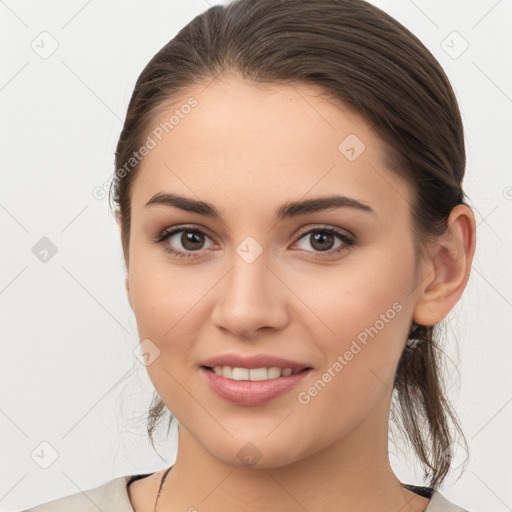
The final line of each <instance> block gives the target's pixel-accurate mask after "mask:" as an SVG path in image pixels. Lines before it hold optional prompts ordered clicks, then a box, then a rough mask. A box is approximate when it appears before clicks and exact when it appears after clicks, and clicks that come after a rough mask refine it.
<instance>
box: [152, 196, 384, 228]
mask: <svg viewBox="0 0 512 512" xmlns="http://www.w3.org/2000/svg"><path fill="white" fill-rule="evenodd" d="M156 204H160V205H165V206H172V207H174V208H179V209H180V210H184V211H186V212H191V213H197V214H199V215H204V216H207V217H211V218H213V219H222V216H221V214H220V213H219V211H218V210H217V209H216V208H215V206H213V205H212V204H210V203H205V202H204V201H196V200H195V199H190V198H188V197H183V196H179V195H177V194H170V193H164V192H158V193H157V194H155V195H154V196H153V197H152V198H151V199H150V200H149V201H148V202H147V203H146V204H145V205H144V206H151V205H156ZM337 208H352V209H356V210H360V211H363V212H368V213H372V214H374V215H375V211H374V210H373V209H372V208H371V207H370V206H368V205H366V204H363V203H362V202H360V201H358V200H357V199H353V198H351V197H347V196H340V195H330V196H324V197H316V198H311V199H305V200H301V201H288V202H286V203H285V204H283V205H282V206H280V207H279V208H277V209H276V211H275V212H274V217H275V220H276V221H282V220H284V219H290V218H293V217H299V216H301V215H307V214H310V213H315V212H320V211H324V210H332V209H337Z"/></svg>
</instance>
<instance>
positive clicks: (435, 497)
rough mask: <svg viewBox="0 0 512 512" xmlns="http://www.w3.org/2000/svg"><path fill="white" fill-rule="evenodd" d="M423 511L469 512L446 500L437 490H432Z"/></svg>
mask: <svg viewBox="0 0 512 512" xmlns="http://www.w3.org/2000/svg"><path fill="white" fill-rule="evenodd" d="M425 512H470V511H469V510H466V509H465V508H462V507H459V506H458V505H455V503H452V502H451V501H449V500H447V499H446V498H445V497H444V496H443V495H442V494H441V493H440V492H439V491H437V490H434V491H433V492H432V496H431V498H430V502H429V504H428V507H427V508H426V509H425Z"/></svg>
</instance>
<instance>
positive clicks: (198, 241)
mask: <svg viewBox="0 0 512 512" xmlns="http://www.w3.org/2000/svg"><path fill="white" fill-rule="evenodd" d="M181 243H182V245H183V247H185V249H187V250H189V251H193V250H196V249H200V248H201V245H202V243H203V240H202V237H201V236H200V234H199V233H191V232H190V231H186V232H184V233H183V235H181Z"/></svg>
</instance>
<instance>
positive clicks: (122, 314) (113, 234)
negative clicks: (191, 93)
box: [0, 0, 512, 512]
mask: <svg viewBox="0 0 512 512" xmlns="http://www.w3.org/2000/svg"><path fill="white" fill-rule="evenodd" d="M374 3H375V4H376V5H378V6H379V7H381V8H382V9H384V10H385V11H386V12H388V13H389V14H391V15H392V16H394V17H395V18H397V19H398V20H399V21H400V22H402V23H403V24H404V25H405V26H406V27H408V28H409V29H410V30H411V31H412V32H413V33H415V34H416V35H417V36H418V37H419V38H420V39H421V40H422V41H423V42H424V44H425V45H426V46H427V47H428V48H429V49H430V50H431V51H432V53H433V54H434V55H435V56H436V58H437V59H438V60H439V61H440V63H441V65H442V66H443V68H444V69H445V71H446V73H447V74H448V76H449V78H450V80H451V81H452V84H453V87H454V89H455V91H456V94H457V97H458V100H459V103H460V108H461V111H462V115H463V121H464V123H465V130H466V142H467V152H468V165H467V170H466V173H467V177H466V179H465V190H466V192H467V194H468V195H469V197H470V199H471V204H472V206H473V208H474V211H475V215H476V218H477V223H478V228H477V246H478V247H477V253H476V257H475V261H474V265H473V271H472V275H471V278H470V282H469V284H468V287H467V290H466V292H465V294H464V296H463V299H462V300H461V302H460V303H459V304H458V305H457V307H456V308H455V310H454V311H453V312H452V314H451V315H450V317H449V320H450V322H449V328H448V340H447V341H448V346H449V348H448V349H447V350H448V353H449V355H450V357H451V358H452V359H453V362H452V363H450V364H449V365H448V368H449V373H450V396H451V397H452V400H453V403H454V405H455V408H456V410H457V412H458V414H459V416H460V418H461V422H462V425H463V428H464V431H465V434H466V437H467V440H468V442H469V446H470V463H469V466H468V468H467V469H466V471H465V473H464V474H463V476H462V477H461V478H460V479H459V480H458V481H456V472H454V476H452V477H451V478H449V479H448V481H447V483H446V486H445V488H444V489H443V490H442V493H443V494H444V495H445V496H446V497H448V498H449V499H450V500H452V501H455V502H456V503H458V504H459V505H461V506H463V507H465V508H468V509H469V510H471V511H472V512H473V511H482V512H484V511H485V512H488V511H493V512H501V511H506V510H512V490H511V486H510V482H511V481H512V479H511V478H512V474H511V464H510V459H511V455H512V450H511V447H512V441H511V436H510V427H511V417H512V404H511V400H512V386H511V385H510V384H511V377H510V375H511V372H510V365H511V355H512V344H511V334H510V330H511V329H510V323H511V322H510V320H511V318H512V315H511V313H512V285H511V270H510V256H511V252H512V251H511V249H512V248H511V236H510V233H511V231H510V228H511V223H512V222H511V219H512V200H511V198H512V189H511V187H512V173H511V168H510V157H509V151H510V147H511V142H512V130H511V123H510V119H511V118H512V71H511V70H512V66H511V64H512V63H511V59H510V48H512V36H511V33H512V2H511V1H510V0H501V1H497V0H485V1H484V0H481V1H471V2H470V1H462V0H460V1H454V0H452V1H446V0H436V1H432V0H430V1H427V0H416V1H414V2H413V1H412V0H393V1H391V0H389V1H384V0H379V1H375V2H374ZM208 7H209V5H208V3H207V2H206V1H203V0H195V1H184V0H182V1H179V2H178V1H173V2H170V1H163V0H160V1H152V2H142V1H140V2H136V1H134V0H130V1H126V0H125V1H121V0H108V1H99V0H89V1H84V0H73V1H71V0H69V1H67V2H56V1H47V2H38V1H35V0H30V1H28V0H27V1H25V2H15V1H14V0H5V1H3V0H2V1H0V16H1V21H2V31H1V33H0V38H1V41H0V48H2V65H1V74H0V102H1V112H2V116H1V118H0V119H1V134H0V143H1V154H2V159H1V173H2V186H1V188H0V222H1V226H2V238H3V239H2V244H1V258H2V265H1V274H0V306H1V311H2V317H1V320H2V321H1V343H2V346H1V350H2V356H1V360H0V364H1V367H0V368H1V369H0V375H1V402H0V429H1V431H0V442H1V457H0V461H1V462H0V464H1V467H0V471H1V473H0V509H1V510H3V511H15V510H22V509H24V508H26V507H29V506H34V505H36V504H39V503H43V502H46V501H49V500H52V499H56V498H58V497H61V496H66V495H69V494H72V493H76V492H79V491H80V490H86V489H90V488H92V487H96V486H98V485H100V484H103V483H105V482H106V481H108V480H110V479H112V478H114V477H117V476H123V475H127V474H134V473H147V472H153V471H157V470H159V469H161V468H163V467H167V466H169V465H170V464H171V463H172V462H173V461H174V457H175V430H174V429H173V430H171V437H170V438H169V440H168V441H165V440H164V439H163V437H162V442H161V443H160V444H159V445H158V447H159V451H160V453H161V454H162V457H163V458H160V457H159V456H158V455H157V454H156V453H155V452H154V451H153V449H152V447H151V445H150V443H149V440H148V439H147V434H146V431H145V412H146V410H147V408H148V406H149V402H150V399H151V396H152V391H153V388H152V386H151V383H150V381H149V378H148V377H147V374H146V371H145V368H144V367H143V366H142V365H141V364H140V363H139V362H138V360H137V359H135V357H134V355H133V353H132V351H133V349H134V347H136V346H137V344H138V338H137V333H136V324H135V318H134V316H133V313H132V312H131V310H130V308H129V305H128V302H127V299H126V296H125V290H124V267H123V264H124V263H123V260H122V252H121V245H120V239H119V234H118V232H117V226H116V224H115V221H114V217H113V215H111V214H110V213H109V210H108V200H107V197H105V198H104V199H96V198H95V197H94V196H93V193H92V191H93V189H95V187H98V186H100V187H101V186H102V185H103V184H104V183H106V182H108V181H109V179H110V177H111V175H112V173H113V171H114V167H113V161H114V160H113V157H114V151H115V145H116V142H117V138H118V136H119V133H120V130H121V127H122V120H123V119H124V115H125V112H126V108H127V104H128V100H129V97H130V94H131V92H132V89H133V86H134V84H135V81H136V79H137V77H138V75H139V73H140V72H141V71H142V69H143V67H144V66H145V64H146V63H147V61H148V60H149V59H150V58H151V57H152V56H153V55H154V54H155V53H156V52H157V51H158V50H159V49H160V48H161V47H162V46H163V45H164V44H165V43H167V42H168V41H169V40H170V39H171V38H172V37H173V36H174V35H175V34H176V33H177V31H178V30H179V29H180V28H182V27H183V26H184V25H185V24H186V23H188V22H189V21H190V20H191V19H192V18H193V17H194V16H195V15H197V14H199V13H200V12H202V11H204V10H205V9H206V8H208ZM43 31H46V32H48V33H49V34H50V35H51V36H48V35H42V36H40V34H41V32H43ZM453 31H456V32H458V34H460V36H458V35H453V34H452V32H453ZM448 36H449V37H448ZM447 37H448V39H447ZM41 38H46V39H45V43H44V45H45V48H46V50H48V49H51V44H52V38H53V39H54V40H55V41H56V42H57V43H53V44H58V48H57V49H56V51H55V52H54V53H53V54H52V55H51V56H49V57H48V58H46V59H44V58H41V56H40V55H39V54H38V53H37V52H36V51H35V50H34V49H33V46H36V45H39V46H40V47H41V46H42V43H41V42H40V41H41ZM461 38H463V39H461ZM464 40H465V41H467V43H468V44H469V47H468V49H467V50H466V51H465V52H464V53H462V54H461V55H460V56H459V57H458V58H453V57H454V56H455V53H458V52H459V51H460V50H461V49H462V48H463V47H462V46H461V45H463V44H464ZM443 41H444V43H443ZM31 45H32V46H31ZM449 46H452V48H451V49H450V48H449ZM39 51H42V50H39ZM450 52H451V54H452V55H449V53H450ZM42 237H48V238H49V239H50V240H51V241H52V242H53V244H54V245H55V246H56V247H57V249H58V252H57V253H56V254H55V255H54V256H53V257H51V258H50V259H49V261H47V262H46V263H43V262H41V261H40V260H39V259H38V258H36V256H35V255H34V254H33V252H32V248H33V247H34V245H35V244H36V243H37V242H38V241H39V240H40V239H41V238H42ZM506 262H508V264H506ZM457 346H458V349H457V348H456V347H457ZM42 442H47V443H49V444H50V445H51V446H52V447H53V448H49V447H48V446H47V445H41V443H42ZM52 450H55V451H56V452H57V454H58V458H57V459H56V460H55V462H54V463H53V464H52V465H50V466H49V467H48V469H43V468H41V467H40V466H39V465H38V464H37V463H36V462H35V460H34V459H36V460H37V457H36V456H35V455H34V459H33V458H32V455H31V454H33V453H34V451H35V453H36V454H37V453H39V454H41V453H42V452H43V451H44V453H45V457H46V458H47V460H49V459H48V458H49V457H51V453H52ZM43 459H44V457H43ZM39 460H41V457H40V459H39ZM395 465H396V471H397V474H398V475H399V476H400V477H403V478H402V481H407V482H409V483H418V484H421V483H422V482H421V481H420V479H419V477H417V476H416V477H414V476H413V474H412V473H411V472H410V470H409V469H407V468H406V467H405V466H404V465H403V464H402V463H400V462H398V461H397V462H396V463H395Z"/></svg>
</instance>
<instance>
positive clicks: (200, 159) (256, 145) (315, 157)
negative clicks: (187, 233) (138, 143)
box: [132, 76, 410, 213]
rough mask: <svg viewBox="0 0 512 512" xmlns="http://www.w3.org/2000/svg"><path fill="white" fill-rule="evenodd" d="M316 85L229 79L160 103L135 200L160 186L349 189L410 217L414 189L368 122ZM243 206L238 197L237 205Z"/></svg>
mask: <svg viewBox="0 0 512 512" xmlns="http://www.w3.org/2000/svg"><path fill="white" fill-rule="evenodd" d="M322 93H323V90H322V89H321V88H319V87H318V86H314V85H309V84H293V85H286V84H254V83H252V82H248V81H245V80H243V79H242V78H239V77H237V76H229V77H227V76H224V77H223V78H221V79H215V80H213V81H211V82H206V83H203V84H201V85H196V86H194V87H190V88H189V89H187V91H185V92H184V93H183V94H181V95H180V96H179V97H176V98H173V99H172V101H171V102H169V103H168V104H167V105H165V106H164V107H163V108H161V109H159V112H158V114H156V115H155V116H154V118H153V120H152V123H151V125H150V129H149V130H148V132H147V134H146V136H147V137H148V139H146V140H149V139H151V141H152V142H151V144H148V146H149V145H151V146H152V148H151V149H150V150H149V151H148V152H147V154H146V155H145V156H144V158H143V160H142V162H141V165H140V169H139V173H138V175H137V179H136V180H135V183H134V184H133V187H132V203H133V204H132V206H133V207H134V208H136V207H142V205H143V204H145V202H146V201H147V200H148V199H149V198H150V197H151V196H152V195H154V194H155V193H157V192H159V191H169V192H176V193H181V194H183V195H187V196H190V197H194V196H197V197H196V199H197V198H200V199H203V200H205V201H208V202H211V203H213V204H220V203H223V204H225V205H226V208H228V209H229V200H230V199H231V198H234V197H237V198H238V199H240V198H241V197H244V198H246V199H247V202H245V203H244V204H246V205H247V206H248V207H249V206H255V205H259V206H260V207H261V206H262V205H264V204H270V203H275V204H276V205H277V204H281V203H282V202H283V198H286V199H297V198H301V197H303V196H305V195H308V194H309V195H315V196H317V195H321V194H326V193H329V194H332V193H336V192H338V193H343V194H345V195H349V196H352V197H355V198H358V199H361V200H363V201H367V202H371V203H372V204H375V205H376V209H378V208H380V207H382V208H383V207H385V206H386V205H389V204H393V205H394V208H395V210H396V209H398V210H400V209H402V210H403V211H404V213H405V212H406V211H407V209H408V207H409V204H410V202H409V199H410V197H409V196H410V191H409V187H408V186H407V184H406V183H405V182H404V180H403V179H402V178H400V177H399V176H397V175H396V174H395V173H392V172H391V171H390V170H389V169H387V168H386V167H385V166H384V159H383V156H384V146H383V144H382V142H381V140H380V139H379V138H378V136H377V135H376V133H375V132H373V130H372V129H371V127H370V126H369V124H368V123H367V122H366V121H365V120H364V119H363V118H362V117H361V116H359V115H358V114H357V113H356V112H354V111H353V110H351V109H350V108H349V107H347V106H346V105H344V104H342V103H340V102H336V101H334V100H329V99H328V98H327V97H326V96H325V95H322ZM237 208H239V209H240V203H239V202H238V203H237Z"/></svg>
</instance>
